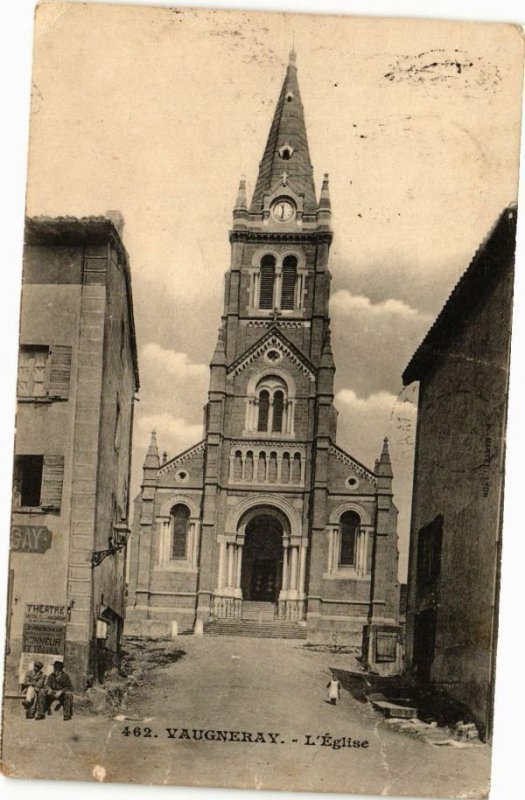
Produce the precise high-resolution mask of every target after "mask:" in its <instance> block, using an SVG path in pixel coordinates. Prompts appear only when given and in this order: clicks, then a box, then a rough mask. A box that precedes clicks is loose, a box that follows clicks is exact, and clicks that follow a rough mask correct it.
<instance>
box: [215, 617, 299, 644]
mask: <svg viewBox="0 0 525 800" xmlns="http://www.w3.org/2000/svg"><path fill="white" fill-rule="evenodd" d="M204 633H205V634H207V635H208V636H245V637H249V638H252V639H306V625H300V624H299V623H298V622H289V621H288V620H281V619H272V620H271V621H270V620H266V621H260V622H259V621H258V620H256V619H215V620H213V621H212V622H208V623H207V624H206V625H205V626H204Z"/></svg>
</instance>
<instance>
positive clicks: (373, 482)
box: [328, 445, 377, 494]
mask: <svg viewBox="0 0 525 800" xmlns="http://www.w3.org/2000/svg"><path fill="white" fill-rule="evenodd" d="M328 452H329V455H330V461H329V477H330V480H329V486H330V492H331V493H336V494H340V493H349V494H353V493H357V494H363V492H364V493H367V492H374V493H375V490H376V486H377V478H376V476H375V475H374V473H373V472H371V471H370V470H369V469H367V468H366V467H365V466H364V465H363V464H361V463H360V462H359V461H357V460H356V459H355V458H352V456H350V455H348V453H345V451H344V450H342V449H341V448H340V447H337V445H330V449H329V451H328Z"/></svg>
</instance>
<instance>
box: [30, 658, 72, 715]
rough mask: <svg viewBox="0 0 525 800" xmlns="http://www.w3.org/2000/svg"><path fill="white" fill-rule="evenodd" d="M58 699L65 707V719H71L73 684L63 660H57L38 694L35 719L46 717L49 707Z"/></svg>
mask: <svg viewBox="0 0 525 800" xmlns="http://www.w3.org/2000/svg"><path fill="white" fill-rule="evenodd" d="M55 700H57V701H58V702H59V704H60V705H61V706H62V708H63V709H64V720H69V719H71V715H72V714H73V684H72V683H71V678H70V677H69V675H68V674H67V672H64V665H63V663H62V661H55V663H54V664H53V672H52V673H51V675H48V677H47V679H46V683H45V686H44V688H43V689H42V691H41V692H39V693H38V696H37V704H36V714H35V719H44V717H45V715H46V711H47V709H48V708H49V707H50V706H51V704H52V703H53V702H54V701H55Z"/></svg>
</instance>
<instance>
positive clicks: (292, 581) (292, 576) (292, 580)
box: [290, 545, 299, 589]
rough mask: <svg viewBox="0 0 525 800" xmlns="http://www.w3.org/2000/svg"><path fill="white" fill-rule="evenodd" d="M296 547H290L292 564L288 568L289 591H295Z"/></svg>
mask: <svg viewBox="0 0 525 800" xmlns="http://www.w3.org/2000/svg"><path fill="white" fill-rule="evenodd" d="M298 549H299V548H298V547H297V546H296V545H294V546H293V547H292V563H291V567H290V589H297V555H298V553H297V551H298Z"/></svg>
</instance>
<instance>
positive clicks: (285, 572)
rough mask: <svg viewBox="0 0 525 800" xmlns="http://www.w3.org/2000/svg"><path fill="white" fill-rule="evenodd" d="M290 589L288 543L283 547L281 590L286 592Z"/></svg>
mask: <svg viewBox="0 0 525 800" xmlns="http://www.w3.org/2000/svg"><path fill="white" fill-rule="evenodd" d="M287 589H288V544H285V545H284V547H283V579H282V583H281V590H282V591H283V592H286V591H287Z"/></svg>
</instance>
